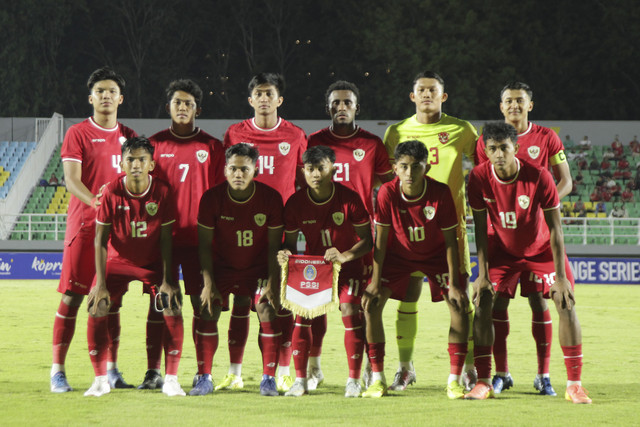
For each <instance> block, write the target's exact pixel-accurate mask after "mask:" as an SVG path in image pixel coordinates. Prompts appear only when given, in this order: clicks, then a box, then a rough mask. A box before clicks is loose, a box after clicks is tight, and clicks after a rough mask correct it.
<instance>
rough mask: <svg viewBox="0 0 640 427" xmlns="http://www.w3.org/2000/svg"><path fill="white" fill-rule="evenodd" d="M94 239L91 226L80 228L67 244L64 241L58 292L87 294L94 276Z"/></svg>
mask: <svg viewBox="0 0 640 427" xmlns="http://www.w3.org/2000/svg"><path fill="white" fill-rule="evenodd" d="M95 239H96V229H95V226H94V225H93V224H92V225H91V226H87V227H82V228H80V230H79V231H78V234H76V235H75V236H74V237H73V238H72V239H70V241H69V243H68V244H67V242H66V240H65V245H64V252H63V253H62V272H61V273H60V282H59V283H58V292H60V293H65V292H67V291H69V292H73V293H75V294H78V295H87V294H88V293H89V290H90V289H91V283H92V282H93V278H94V276H95V275H96V260H95V247H94V242H95Z"/></svg>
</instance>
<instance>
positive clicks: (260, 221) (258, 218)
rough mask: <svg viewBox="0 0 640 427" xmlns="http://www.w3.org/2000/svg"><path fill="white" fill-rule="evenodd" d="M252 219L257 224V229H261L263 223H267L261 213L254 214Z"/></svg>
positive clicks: (265, 217)
mask: <svg viewBox="0 0 640 427" xmlns="http://www.w3.org/2000/svg"><path fill="white" fill-rule="evenodd" d="M253 219H254V220H255V222H256V224H258V227H262V226H263V225H264V223H265V222H267V216H266V215H265V214H261V213H259V214H255V215H254V216H253Z"/></svg>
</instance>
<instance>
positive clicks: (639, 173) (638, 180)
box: [633, 166, 640, 188]
mask: <svg viewBox="0 0 640 427" xmlns="http://www.w3.org/2000/svg"><path fill="white" fill-rule="evenodd" d="M633 186H634V188H640V166H638V167H637V169H636V177H635V179H634V180H633Z"/></svg>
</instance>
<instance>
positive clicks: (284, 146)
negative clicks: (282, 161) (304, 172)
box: [278, 142, 291, 156]
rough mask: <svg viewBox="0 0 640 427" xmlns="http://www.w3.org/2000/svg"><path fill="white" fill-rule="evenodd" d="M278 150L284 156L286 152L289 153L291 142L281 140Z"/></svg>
mask: <svg viewBox="0 0 640 427" xmlns="http://www.w3.org/2000/svg"><path fill="white" fill-rule="evenodd" d="M278 150H280V154H282V155H283V156H286V155H287V154H289V150H291V144H289V143H288V142H281V143H280V144H279V145H278Z"/></svg>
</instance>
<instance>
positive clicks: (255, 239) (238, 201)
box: [189, 144, 283, 396]
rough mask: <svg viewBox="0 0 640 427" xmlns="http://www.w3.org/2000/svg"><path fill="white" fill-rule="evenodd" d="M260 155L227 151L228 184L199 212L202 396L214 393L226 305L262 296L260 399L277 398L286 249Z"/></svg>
mask: <svg viewBox="0 0 640 427" xmlns="http://www.w3.org/2000/svg"><path fill="white" fill-rule="evenodd" d="M258 156H259V153H258V150H257V149H256V148H255V147H252V146H250V145H249V144H236V145H233V146H231V147H230V148H228V149H227V151H226V159H227V163H226V166H225V176H226V178H227V181H226V182H225V183H222V184H220V185H218V186H216V187H214V188H212V189H210V190H207V192H206V193H204V195H203V196H202V201H201V202H200V209H199V212H198V235H199V246H200V262H201V264H202V272H203V277H204V288H203V290H202V294H201V300H202V306H203V309H202V313H201V319H200V323H199V324H198V330H197V334H198V341H197V342H196V345H197V346H198V352H197V356H198V370H199V371H198V373H199V374H200V379H199V381H198V383H197V384H196V386H195V387H194V388H193V389H192V390H191V391H190V392H189V395H192V396H202V395H206V394H209V393H211V392H212V391H213V382H212V380H211V366H212V362H213V356H214V354H215V352H216V349H217V347H218V319H219V318H220V311H221V308H222V307H221V302H222V301H223V299H224V300H226V299H227V298H228V297H229V294H230V293H232V294H233V295H234V298H236V297H242V298H245V299H246V298H251V297H252V296H253V295H255V294H256V292H258V296H257V297H256V311H257V312H258V319H259V320H260V333H259V337H258V340H259V344H260V350H261V352H262V366H263V371H262V373H263V375H262V382H261V383H260V394H262V395H263V396H277V395H278V391H277V389H276V381H275V374H276V365H277V363H278V349H279V346H280V338H281V333H280V328H279V324H278V322H277V320H276V311H275V310H276V308H277V307H278V306H279V299H278V297H279V288H280V287H279V283H278V278H279V274H278V273H279V271H278V263H277V261H276V253H277V252H278V250H279V249H280V246H281V244H282V228H283V223H282V210H283V205H282V197H280V194H279V193H278V192H277V191H276V190H274V189H273V188H271V187H269V186H268V185H266V184H263V183H261V182H257V181H256V180H254V177H255V175H256V163H257V161H258Z"/></svg>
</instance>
